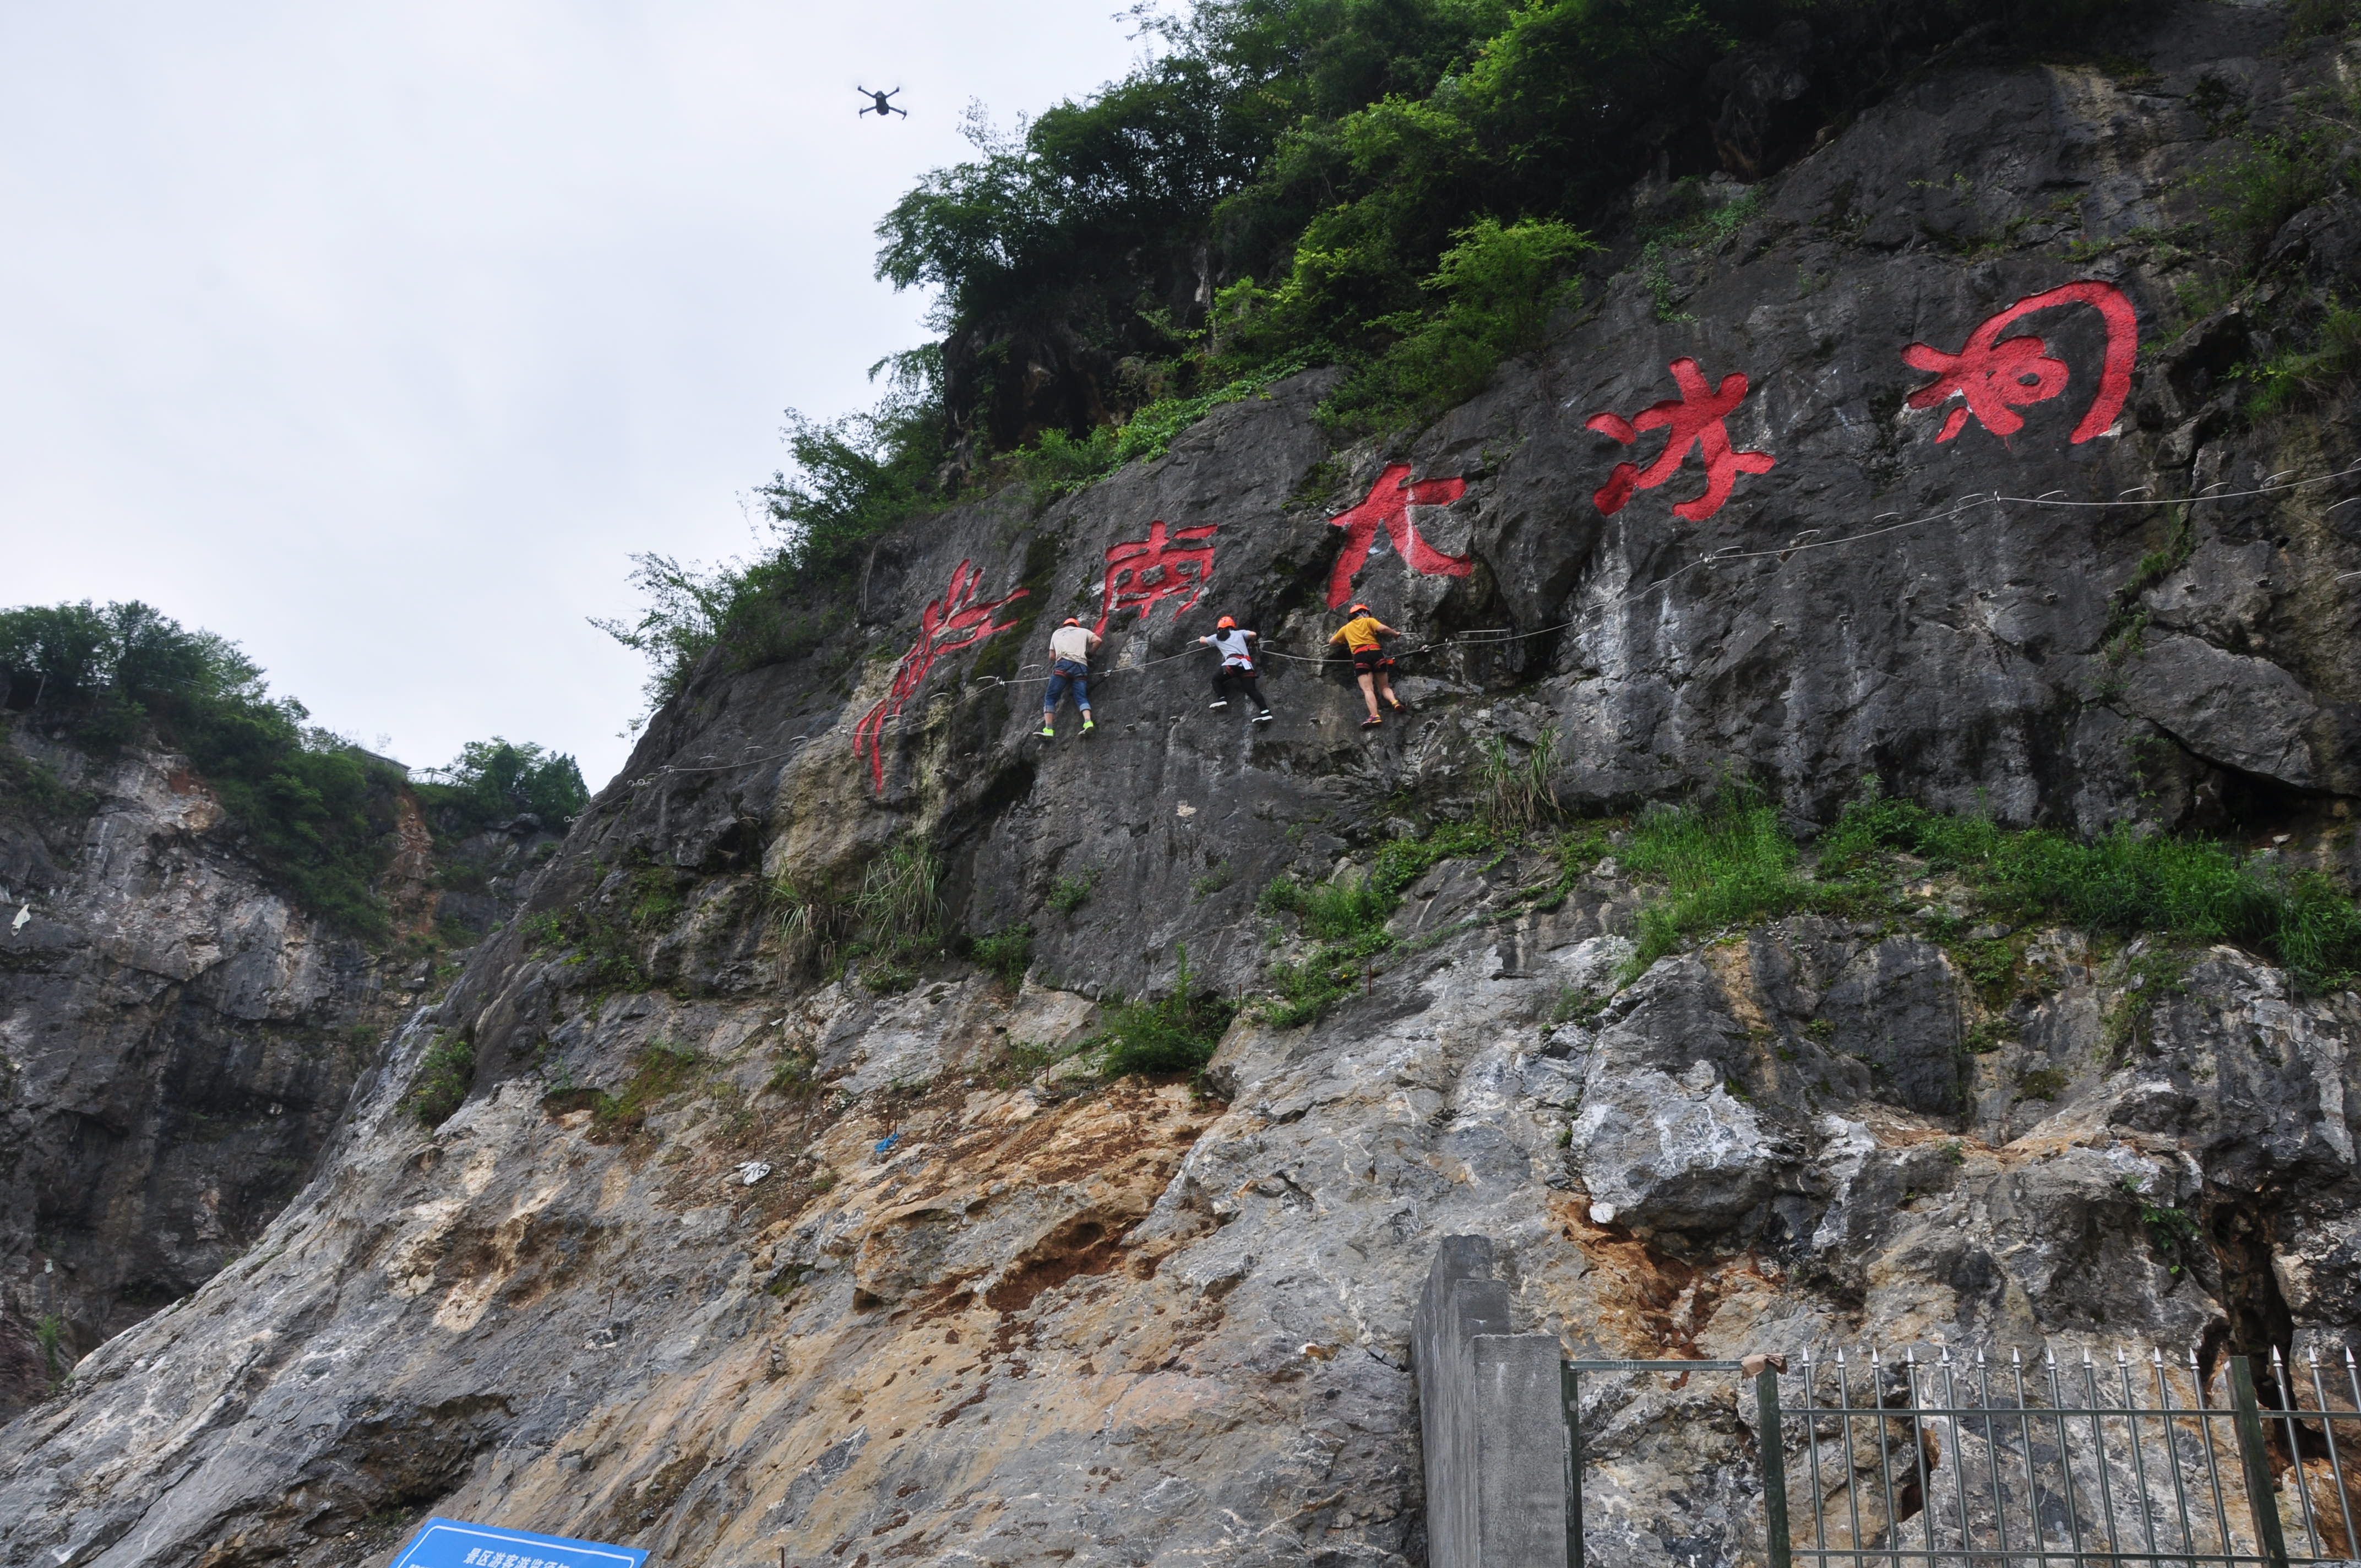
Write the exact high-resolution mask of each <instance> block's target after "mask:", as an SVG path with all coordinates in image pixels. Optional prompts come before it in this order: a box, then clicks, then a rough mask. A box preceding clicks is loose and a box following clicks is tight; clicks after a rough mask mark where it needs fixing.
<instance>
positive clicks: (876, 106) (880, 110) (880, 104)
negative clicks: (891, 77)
mask: <svg viewBox="0 0 2361 1568" xmlns="http://www.w3.org/2000/svg"><path fill="white" fill-rule="evenodd" d="M853 91H854V92H855V93H860V94H861V95H862V97H864V98H867V99H868V100H870V104H869V107H867V108H866V109H863V110H862V111H861V114H860V115H854V116H853V118H855V119H859V118H860V117H861V115H876V116H877V118H878V120H879V122H880V123H883V122H884V118H885V116H886V115H901V116H902V117H903V118H904V119H908V118H909V117H910V111H909V110H907V109H897V108H895V107H894V105H893V104H889V103H887V102H886V101H885V100H886V99H888V98H891V97H892V96H894V93H899V92H900V91H902V90H901V89H900V88H899V87H896V88H895V89H894V93H872V92H871V91H869V89H868V88H866V87H856V88H854V89H853Z"/></svg>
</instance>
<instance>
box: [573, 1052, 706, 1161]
mask: <svg viewBox="0 0 2361 1568" xmlns="http://www.w3.org/2000/svg"><path fill="white" fill-rule="evenodd" d="M704 1067H705V1058H703V1057H702V1056H699V1055H698V1054H697V1052H695V1051H693V1050H690V1049H689V1048H687V1047H685V1046H675V1045H669V1044H667V1043H665V1042H664V1041H663V1040H661V1039H658V1040H651V1041H650V1042H649V1043H648V1047H647V1049H645V1050H644V1051H642V1052H641V1053H640V1059H639V1061H638V1062H637V1064H635V1066H634V1068H633V1069H632V1072H631V1079H630V1080H629V1081H627V1082H626V1083H625V1084H624V1085H623V1090H622V1092H621V1093H620V1094H607V1093H598V1094H596V1095H593V1096H592V1097H591V1104H590V1111H591V1123H590V1124H591V1127H592V1129H593V1131H594V1133H596V1134H597V1135H599V1136H600V1137H602V1138H608V1139H612V1138H625V1137H632V1136H636V1135H638V1134H639V1132H640V1130H641V1129H642V1127H643V1126H645V1125H646V1124H647V1119H648V1113H649V1112H650V1111H652V1110H653V1109H654V1108H655V1107H656V1106H657V1105H658V1104H659V1103H661V1102H664V1101H665V1100H667V1099H670V1098H671V1097H672V1096H673V1095H675V1094H677V1093H679V1092H680V1091H682V1090H684V1089H686V1088H687V1087H688V1086H689V1084H690V1083H691V1082H692V1081H693V1080H695V1078H696V1077H697V1074H698V1073H699V1072H700V1071H701V1070H702V1069H704Z"/></svg>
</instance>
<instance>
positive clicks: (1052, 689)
mask: <svg viewBox="0 0 2361 1568" xmlns="http://www.w3.org/2000/svg"><path fill="white" fill-rule="evenodd" d="M1098 645H1099V634H1098V633H1097V632H1095V631H1093V630H1091V629H1090V628H1089V627H1087V626H1084V625H1083V624H1082V622H1081V621H1079V620H1075V619H1073V618H1072V617H1071V616H1068V617H1067V618H1066V624H1065V625H1063V626H1061V627H1060V628H1058V630H1055V631H1052V632H1051V633H1049V690H1047V691H1045V692H1043V693H1042V694H1041V738H1042V739H1043V740H1051V739H1054V738H1055V737H1056V735H1057V733H1058V702H1059V699H1060V698H1061V697H1063V696H1065V695H1066V688H1067V687H1069V686H1071V687H1072V688H1073V691H1074V706H1075V707H1079V708H1081V709H1082V733H1083V734H1085V735H1088V734H1089V733H1090V732H1091V729H1092V725H1091V685H1090V677H1091V654H1092V653H1093V652H1095V651H1096V650H1097V648H1098Z"/></svg>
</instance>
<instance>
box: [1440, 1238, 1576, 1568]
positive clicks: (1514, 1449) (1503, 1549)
mask: <svg viewBox="0 0 2361 1568" xmlns="http://www.w3.org/2000/svg"><path fill="white" fill-rule="evenodd" d="M1492 1261H1493V1252H1492V1243H1491V1241H1490V1240H1489V1238H1488V1237H1484V1236H1445V1237H1444V1238H1443V1245H1441V1247H1440V1248H1438V1249H1437V1251H1436V1253H1435V1256H1434V1266H1433V1268H1432V1269H1430V1270H1429V1271H1428V1273H1427V1277H1426V1288H1425V1289H1424V1290H1423V1291H1422V1293H1421V1295H1420V1297H1419V1304H1418V1314H1417V1316H1416V1317H1415V1318H1414V1319H1413V1320H1412V1321H1411V1365H1412V1367H1413V1369H1414V1370H1415V1371H1416V1372H1417V1374H1418V1401H1419V1432H1420V1438H1421V1442H1422V1446H1423V1448H1424V1450H1425V1461H1426V1536H1427V1564H1428V1568H1566V1561H1565V1453H1566V1431H1565V1414H1564V1412H1563V1410H1562V1409H1560V1406H1559V1394H1558V1387H1559V1383H1558V1362H1559V1358H1560V1355H1561V1354H1562V1353H1561V1351H1560V1350H1559V1348H1558V1343H1557V1336H1555V1335H1554V1334H1520V1333H1511V1332H1510V1322H1509V1288H1508V1286H1506V1285H1505V1284H1503V1283H1502V1282H1500V1281H1499V1280H1498V1279H1495V1278H1493V1277H1492Z"/></svg>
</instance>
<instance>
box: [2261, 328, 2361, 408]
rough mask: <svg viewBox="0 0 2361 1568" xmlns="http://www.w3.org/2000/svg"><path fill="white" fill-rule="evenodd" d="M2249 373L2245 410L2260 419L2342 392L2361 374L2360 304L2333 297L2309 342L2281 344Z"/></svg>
mask: <svg viewBox="0 0 2361 1568" xmlns="http://www.w3.org/2000/svg"><path fill="white" fill-rule="evenodd" d="M2246 375H2247V378H2248V379H2249V380H2251V381H2253V382H2254V383H2255V391H2254V394H2253V395H2252V396H2251V397H2249V398H2248V399H2247V400H2246V412H2247V414H2248V415H2249V416H2250V417H2252V418H2255V419H2266V418H2268V417H2269V416H2270V415H2272V414H2275V413H2279V412H2282V411H2286V410H2289V409H2292V408H2298V407H2301V406H2302V405H2303V404H2306V403H2312V402H2317V401H2319V400H2322V399H2323V398H2326V397H2328V396H2330V395H2332V394H2334V393H2335V392H2337V391H2338V390H2340V389H2343V388H2345V386H2347V385H2349V384H2350V383H2351V382H2352V381H2353V380H2354V378H2356V377H2361V308H2356V307H2354V306H2350V305H2345V304H2342V303H2340V302H2337V301H2335V300H2334V299H2331V300H2330V301H2329V302H2328V304H2327V308H2326V310H2325V311H2323V313H2322V315H2321V318H2320V324H2319V326H2318V327H2317V328H2316V329H2315V330H2314V333H2313V335H2312V345H2311V346H2310V347H2308V348H2292V347H2290V348H2283V349H2280V350H2279V352H2278V353H2277V354H2274V355H2272V356H2270V357H2269V358H2268V359H2267V360H2265V361H2264V362H2263V363H2262V364H2260V365H2258V366H2255V367H2251V368H2250V369H2249V370H2248V371H2247V372H2246Z"/></svg>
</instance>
